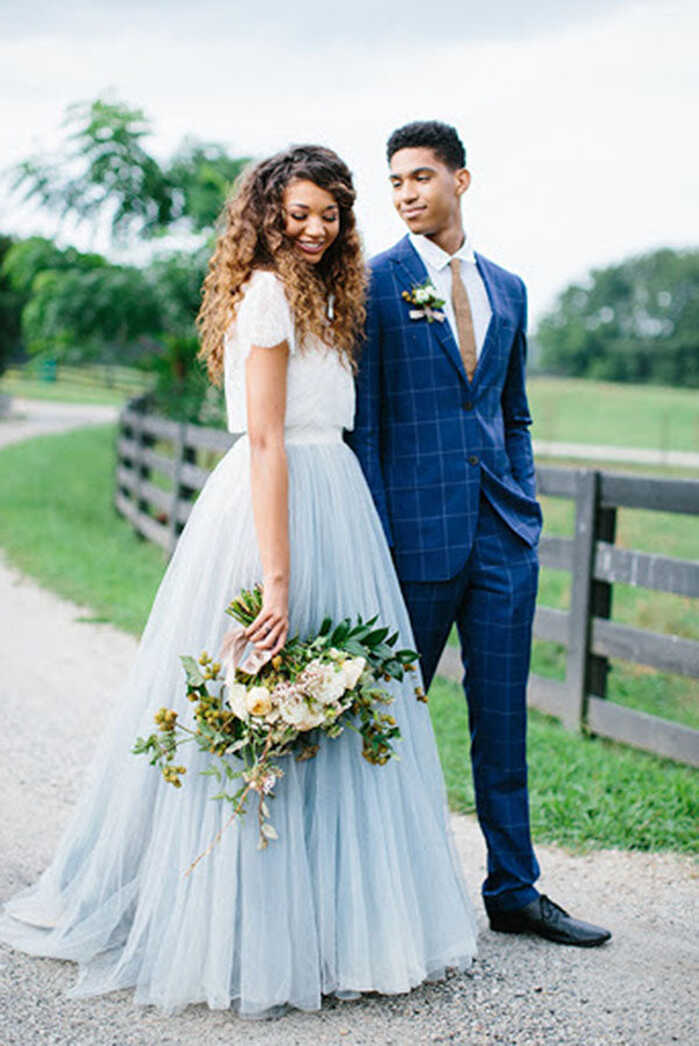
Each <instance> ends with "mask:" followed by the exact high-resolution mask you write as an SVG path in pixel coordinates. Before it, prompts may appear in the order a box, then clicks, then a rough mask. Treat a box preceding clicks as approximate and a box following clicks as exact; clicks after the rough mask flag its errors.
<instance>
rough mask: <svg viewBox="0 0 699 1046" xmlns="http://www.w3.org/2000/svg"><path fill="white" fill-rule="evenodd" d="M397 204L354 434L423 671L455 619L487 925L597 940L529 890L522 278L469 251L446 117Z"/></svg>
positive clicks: (397, 142) (394, 153)
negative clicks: (483, 853) (397, 234)
mask: <svg viewBox="0 0 699 1046" xmlns="http://www.w3.org/2000/svg"><path fill="white" fill-rule="evenodd" d="M387 156H388V162H389V167H390V172H389V178H390V182H391V185H392V189H393V202H394V204H395V207H396V209H397V211H398V213H399V215H400V216H401V218H402V219H403V221H404V222H405V224H406V225H407V227H408V229H409V234H408V235H407V236H406V237H405V238H404V239H402V240H400V241H399V242H398V243H397V244H396V245H395V246H394V247H392V248H391V249H390V250H388V251H386V252H385V253H383V254H380V255H378V257H376V258H374V259H373V261H372V263H371V284H370V292H369V302H368V310H367V329H366V333H367V339H366V343H365V345H364V346H363V350H362V354H361V357H360V369H359V374H358V377H357V414H356V420H355V429H354V432H353V433H351V434H349V436H348V440H349V442H350V443H351V445H352V447H353V448H354V450H355V452H356V454H357V456H358V458H359V461H360V463H361V465H362V468H363V470H364V472H365V474H366V478H367V480H368V483H369V486H370V487H371V491H372V494H373V497H374V501H375V503H376V507H377V510H378V512H379V515H380V517H381V521H382V523H383V526H384V529H385V531H386V535H387V538H388V542H389V545H390V546H391V549H392V553H393V558H394V562H395V565H396V570H397V572H398V577H399V579H400V583H401V587H402V589H403V595H404V597H405V601H406V604H407V607H408V612H409V614H410V618H411V621H412V626H413V631H414V634H415V641H416V644H417V647H418V650H419V651H420V654H421V666H422V672H423V675H424V679H425V688H427V687H429V685H430V682H431V681H432V677H433V675H434V673H435V670H436V668H437V663H438V661H439V658H440V655H441V653H442V651H443V649H444V646H445V643H446V641H447V637H448V636H449V632H450V631H451V628H452V625H454V624H456V627H457V630H458V634H459V640H460V643H461V655H462V661H463V666H464V689H465V691H466V698H467V701H468V712H469V724H470V732H471V761H472V766H473V778H474V785H475V793H476V807H477V811H478V818H479V821H480V825H481V828H482V830H483V833H484V835H485V839H486V842H487V847H488V874H487V878H486V880H485V883H484V885H483V899H484V902H485V906H486V909H487V912H488V917H489V920H490V926H491V928H492V929H493V930H498V931H501V932H504V933H534V934H538V935H539V936H541V937H545V938H547V939H549V940H552V941H556V942H558V943H561V944H574V945H581V946H586V947H590V946H593V945H597V944H602V943H603V942H604V941H606V940H608V939H609V937H610V936H611V934H610V933H609V932H608V931H607V930H604V929H602V928H600V927H598V926H592V925H591V924H589V923H584V922H581V921H580V920H577V919H574V918H572V917H571V916H569V915H568V914H567V912H565V911H564V910H563V909H562V908H560V907H559V906H558V905H557V904H554V902H553V901H550V900H549V899H548V898H547V897H545V896H544V895H541V894H539V893H538V892H537V890H536V889H535V887H534V885H533V884H534V882H535V881H536V879H537V878H538V875H539V866H538V864H537V860H536V857H535V856H534V851H533V849H532V843H531V837H530V832H529V796H528V792H527V764H526V752H525V744H526V684H527V675H528V672H529V653H530V646H531V630H532V619H533V615H534V604H535V598H536V588H537V576H538V561H537V553H536V545H537V541H538V538H539V532H540V530H541V510H540V508H539V505H538V503H537V501H536V495H535V476H534V460H533V455H532V445H531V438H530V435H529V425H530V424H531V417H530V415H529V407H528V404H527V397H526V392H525V384H524V370H525V355H526V334H525V331H526V322H527V304H526V292H525V288H524V284H523V283H522V281H521V280H520V279H519V277H517V276H514V275H512V274H511V273H509V272H507V271H506V270H505V269H501V268H500V267H499V266H498V265H495V264H494V263H493V262H491V261H488V260H487V259H486V258H484V257H482V256H481V255H480V254H475V253H474V250H473V247H472V244H471V241H470V239H469V237H468V236H467V235H466V233H465V232H464V228H463V224H462V217H461V197H462V196H463V194H464V193H465V192H466V191H467V189H468V187H469V182H470V175H469V172H468V170H467V169H466V155H465V152H464V147H463V145H462V143H461V141H460V139H459V136H458V134H457V133H456V131H455V130H454V128H453V127H449V126H447V125H446V124H442V123H438V122H436V121H428V122H418V123H411V124H408V125H406V126H405V127H401V128H399V130H397V131H394V133H393V134H392V135H391V137H390V138H389V140H388V146H387Z"/></svg>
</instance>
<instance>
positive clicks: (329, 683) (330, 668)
mask: <svg viewBox="0 0 699 1046" xmlns="http://www.w3.org/2000/svg"><path fill="white" fill-rule="evenodd" d="M346 687H347V684H346V683H345V668H344V666H343V667H342V668H337V667H336V666H335V665H325V667H324V668H323V673H322V676H321V679H320V684H319V686H318V687H314V688H313V696H314V697H315V699H316V701H320V702H321V703H322V704H324V705H332V704H334V703H335V702H336V701H339V700H340V698H341V697H342V695H343V694H344V692H345V689H346Z"/></svg>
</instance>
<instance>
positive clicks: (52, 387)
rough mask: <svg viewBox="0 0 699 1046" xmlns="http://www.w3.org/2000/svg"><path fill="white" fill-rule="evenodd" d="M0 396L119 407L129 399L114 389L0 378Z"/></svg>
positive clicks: (32, 379) (123, 393) (38, 380)
mask: <svg viewBox="0 0 699 1046" xmlns="http://www.w3.org/2000/svg"><path fill="white" fill-rule="evenodd" d="M0 394H4V395H6V396H18V397H22V398H23V399H30V400H51V401H52V402H54V403H100V404H107V405H108V406H121V404H122V403H125V402H126V400H127V399H128V398H129V397H128V395H127V393H125V392H119V391H118V390H116V389H108V388H92V387H90V386H85V385H82V384H77V383H75V382H71V381H68V380H66V381H55V382H54V381H41V380H40V379H38V378H24V377H13V376H10V377H5V376H3V377H2V378H0Z"/></svg>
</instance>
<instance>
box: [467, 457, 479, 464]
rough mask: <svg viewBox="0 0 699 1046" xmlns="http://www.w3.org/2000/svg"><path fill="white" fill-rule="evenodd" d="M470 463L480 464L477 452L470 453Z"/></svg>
mask: <svg viewBox="0 0 699 1046" xmlns="http://www.w3.org/2000/svg"><path fill="white" fill-rule="evenodd" d="M468 463H469V465H477V464H478V458H477V457H476V455H475V454H470V455H469V459H468Z"/></svg>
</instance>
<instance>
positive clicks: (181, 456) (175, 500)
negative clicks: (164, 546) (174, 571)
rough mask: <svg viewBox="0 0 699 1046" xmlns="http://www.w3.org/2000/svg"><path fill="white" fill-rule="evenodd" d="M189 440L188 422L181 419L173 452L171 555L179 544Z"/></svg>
mask: <svg viewBox="0 0 699 1046" xmlns="http://www.w3.org/2000/svg"><path fill="white" fill-rule="evenodd" d="M186 440H187V423H186V422H185V421H181V422H180V423H179V425H178V427H177V439H176V440H175V441H174V446H173V448H172V449H173V452H174V458H175V467H174V470H173V474H172V507H171V508H170V519H169V520H168V524H169V526H168V529H169V536H168V555H169V556H171V555H172V554H173V552H174V551H175V545H176V544H177V538H178V536H179V531H178V527H177V512H178V508H179V503H180V497H181V490H182V485H181V477H182V464H183V462H184V460H185V449H186Z"/></svg>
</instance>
